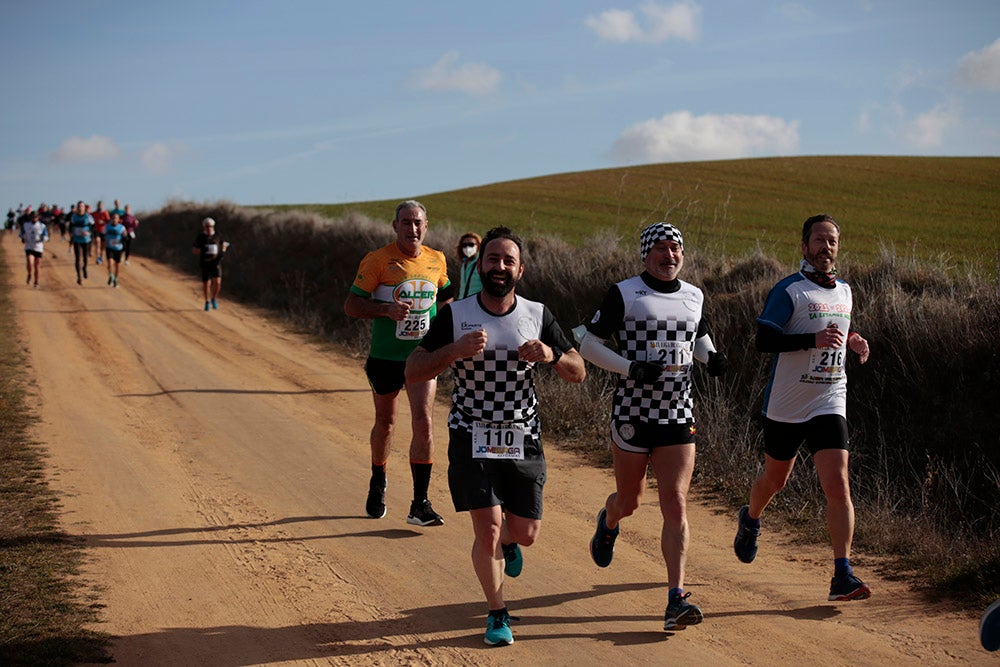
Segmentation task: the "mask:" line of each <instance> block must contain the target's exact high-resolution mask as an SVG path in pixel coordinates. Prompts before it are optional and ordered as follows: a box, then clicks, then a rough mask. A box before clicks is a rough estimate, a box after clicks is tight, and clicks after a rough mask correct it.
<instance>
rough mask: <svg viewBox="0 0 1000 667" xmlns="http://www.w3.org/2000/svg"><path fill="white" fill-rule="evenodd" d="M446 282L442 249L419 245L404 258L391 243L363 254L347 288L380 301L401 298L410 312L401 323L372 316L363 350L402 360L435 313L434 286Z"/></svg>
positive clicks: (446, 267)
mask: <svg viewBox="0 0 1000 667" xmlns="http://www.w3.org/2000/svg"><path fill="white" fill-rule="evenodd" d="M450 284H451V281H450V280H449V279H448V262H447V260H446V259H445V256H444V253H442V252H441V251H439V250H434V249H433V248H428V247H427V246H422V247H421V251H420V254H419V255H418V256H416V257H408V256H407V255H404V254H403V253H402V251H400V249H399V247H398V246H397V245H396V243H395V242H393V243H390V244H389V245H387V246H383V247H381V248H379V249H378V250H373V251H372V252H370V253H368V254H367V255H365V257H364V259H362V260H361V265H360V266H359V267H358V273H357V275H356V276H355V278H354V284H353V285H351V288H350V291H351V293H352V294H355V295H357V296H360V297H364V298H370V299H373V300H375V301H379V302H382V303H393V302H394V301H402V302H405V303H408V304H409V305H410V314H409V315H408V316H407V318H406V319H405V320H403V321H401V322H396V321H395V320H393V319H391V318H389V317H377V318H375V319H374V320H373V321H372V338H371V347H370V351H369V354H370V355H371V356H372V357H374V358H376V359H385V360H389V361H406V358H407V357H409V356H410V352H412V351H413V349H414V348H415V347H416V346H417V344H418V343H420V341H421V339H422V338H423V337H424V336H425V335H426V334H427V330H428V328H429V327H430V324H431V321H432V320H433V319H434V318H435V317H436V316H437V295H438V291H439V290H440V289H442V288H444V287H447V286H448V285H450Z"/></svg>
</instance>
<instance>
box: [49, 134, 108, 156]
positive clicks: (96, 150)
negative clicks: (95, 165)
mask: <svg viewBox="0 0 1000 667" xmlns="http://www.w3.org/2000/svg"><path fill="white" fill-rule="evenodd" d="M119 155H121V150H120V149H119V148H118V145H117V144H116V143H115V142H114V139H110V138H108V137H102V136H100V135H97V134H92V135H90V136H89V137H87V138H83V137H70V138H69V139H67V140H66V141H64V142H62V144H60V146H59V148H58V149H56V152H55V153H53V154H52V161H53V162H95V161H98V160H111V159H114V158H116V157H118V156H119Z"/></svg>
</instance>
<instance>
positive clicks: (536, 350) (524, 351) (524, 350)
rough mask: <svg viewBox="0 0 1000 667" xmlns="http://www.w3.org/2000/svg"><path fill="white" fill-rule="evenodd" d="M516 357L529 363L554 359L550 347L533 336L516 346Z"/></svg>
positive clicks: (540, 362) (539, 362) (542, 362)
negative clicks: (532, 338)
mask: <svg viewBox="0 0 1000 667" xmlns="http://www.w3.org/2000/svg"><path fill="white" fill-rule="evenodd" d="M517 358H518V359H520V360H521V361H527V362H529V363H536V364H544V363H548V362H550V361H552V360H553V359H555V354H554V353H553V352H552V348H551V347H549V346H548V345H546V344H545V343H543V342H542V341H540V340H538V339H537V338H535V339H534V340H528V341H525V342H523V343H521V345H520V347H518V348H517Z"/></svg>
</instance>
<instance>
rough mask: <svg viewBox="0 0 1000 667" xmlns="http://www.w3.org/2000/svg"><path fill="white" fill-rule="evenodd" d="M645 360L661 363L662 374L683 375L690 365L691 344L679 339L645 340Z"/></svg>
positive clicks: (670, 375)
mask: <svg viewBox="0 0 1000 667" xmlns="http://www.w3.org/2000/svg"><path fill="white" fill-rule="evenodd" d="M646 361H651V362H653V363H654V364H662V365H663V375H665V376H667V377H677V376H680V375H684V374H685V373H687V372H688V369H689V368H690V367H691V346H690V344H689V343H687V342H686V341H680V340H651V341H647V342H646Z"/></svg>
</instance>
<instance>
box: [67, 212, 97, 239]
mask: <svg viewBox="0 0 1000 667" xmlns="http://www.w3.org/2000/svg"><path fill="white" fill-rule="evenodd" d="M93 227H94V219H93V218H92V217H91V216H90V214H89V213H84V214H83V215H80V214H79V213H74V214H73V217H72V218H70V221H69V232H70V238H71V240H72V241H73V243H90V232H91V230H92V229H93Z"/></svg>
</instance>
